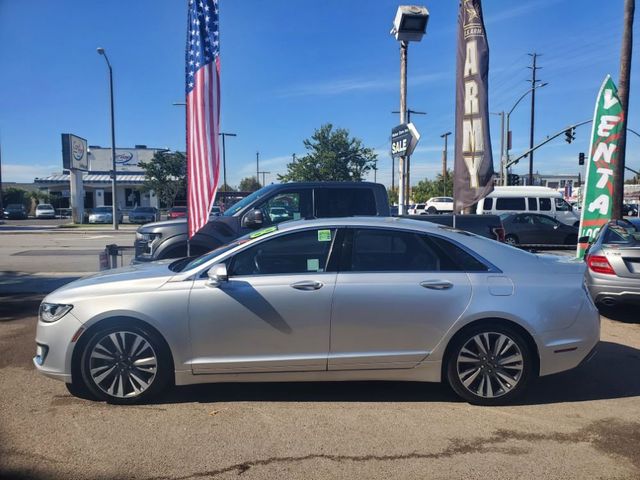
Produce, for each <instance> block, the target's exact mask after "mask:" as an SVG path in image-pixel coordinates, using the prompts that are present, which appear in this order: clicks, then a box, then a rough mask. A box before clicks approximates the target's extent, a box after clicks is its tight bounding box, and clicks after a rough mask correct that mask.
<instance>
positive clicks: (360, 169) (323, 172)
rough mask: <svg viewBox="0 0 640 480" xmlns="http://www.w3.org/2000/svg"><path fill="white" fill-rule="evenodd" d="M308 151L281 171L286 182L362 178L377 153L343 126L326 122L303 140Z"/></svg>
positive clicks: (280, 178)
mask: <svg viewBox="0 0 640 480" xmlns="http://www.w3.org/2000/svg"><path fill="white" fill-rule="evenodd" d="M304 147H305V148H306V149H307V152H308V153H307V154H306V155H305V156H303V157H302V158H300V159H297V160H294V161H292V162H291V163H289V164H288V165H287V173H286V174H284V175H278V180H280V181H283V182H310V181H331V180H333V181H343V182H345V181H357V182H360V181H362V178H363V177H364V175H365V174H366V173H367V172H368V171H369V170H371V169H372V168H373V166H374V164H375V161H376V159H377V155H376V154H375V153H374V152H373V149H371V148H367V147H364V146H363V145H362V141H361V140H360V139H358V138H352V137H350V136H349V131H348V130H346V129H344V128H338V129H336V130H334V129H333V125H331V124H330V123H327V124H325V125H322V126H321V127H320V128H319V129H317V130H316V131H315V133H314V134H313V136H312V137H311V139H306V140H305V141H304Z"/></svg>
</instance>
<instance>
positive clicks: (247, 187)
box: [238, 177, 261, 192]
mask: <svg viewBox="0 0 640 480" xmlns="http://www.w3.org/2000/svg"><path fill="white" fill-rule="evenodd" d="M260 187H261V185H260V183H259V182H258V181H257V180H256V179H255V178H254V177H245V178H243V179H242V180H240V186H239V187H238V190H240V191H241V192H255V191H256V190H259V189H260Z"/></svg>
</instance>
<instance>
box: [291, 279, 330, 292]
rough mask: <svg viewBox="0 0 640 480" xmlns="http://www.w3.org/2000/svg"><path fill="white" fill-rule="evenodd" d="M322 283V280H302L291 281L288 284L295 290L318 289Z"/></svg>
mask: <svg viewBox="0 0 640 480" xmlns="http://www.w3.org/2000/svg"><path fill="white" fill-rule="evenodd" d="M322 285H323V283H322V282H316V281H313V280H303V281H301V282H296V283H292V284H291V285H290V286H291V288H295V289H296V290H318V289H319V288H322Z"/></svg>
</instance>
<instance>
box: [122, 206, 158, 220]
mask: <svg viewBox="0 0 640 480" xmlns="http://www.w3.org/2000/svg"><path fill="white" fill-rule="evenodd" d="M158 220H160V213H159V212H158V209H157V208H154V207H136V208H134V209H133V210H131V211H130V212H129V222H131V223H149V222H157V221H158Z"/></svg>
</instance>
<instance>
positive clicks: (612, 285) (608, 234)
mask: <svg viewBox="0 0 640 480" xmlns="http://www.w3.org/2000/svg"><path fill="white" fill-rule="evenodd" d="M585 261H586V263H587V266H588V269H587V274H586V282H587V287H588V288H589V291H590V292H591V296H592V297H593V299H594V301H595V302H596V304H598V305H603V306H605V307H613V306H615V305H619V304H625V303H635V304H640V220H638V219H630V220H613V221H611V222H609V223H608V224H606V225H605V226H603V227H602V229H601V230H600V232H599V234H598V237H597V238H596V240H595V241H594V243H593V244H591V245H590V246H589V248H588V250H587V253H586V255H585Z"/></svg>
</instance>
